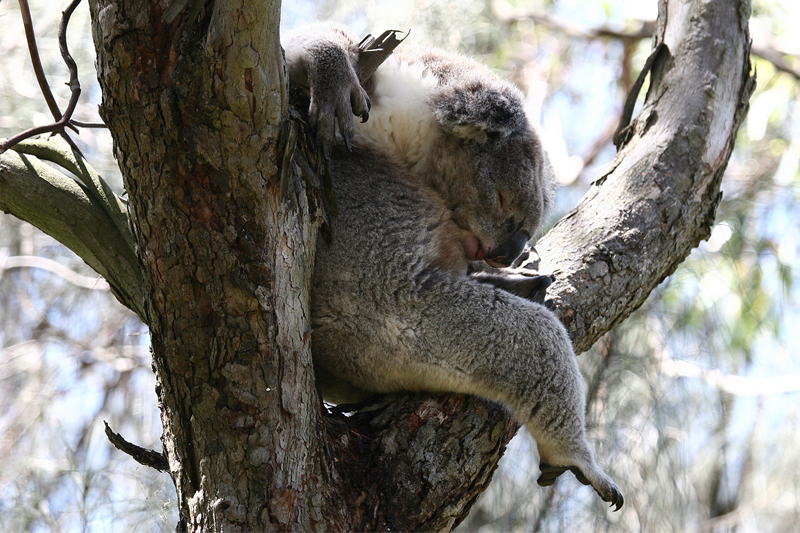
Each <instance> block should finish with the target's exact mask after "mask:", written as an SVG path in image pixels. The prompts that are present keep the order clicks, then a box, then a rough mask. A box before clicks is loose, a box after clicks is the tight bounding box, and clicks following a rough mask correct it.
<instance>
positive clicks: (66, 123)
mask: <svg viewBox="0 0 800 533" xmlns="http://www.w3.org/2000/svg"><path fill="white" fill-rule="evenodd" d="M80 3H81V0H72V2H70V4H69V5H68V6H67V9H65V10H64V13H63V15H62V17H61V23H60V24H59V27H58V47H59V49H60V50H61V57H62V58H64V62H65V63H66V64H67V68H68V69H69V82H68V83H67V85H68V86H69V88H70V91H71V92H72V94H71V96H70V99H69V103H68V104H67V109H66V110H65V111H64V114H63V115H62V114H61V110H59V109H58V105H56V102H55V98H54V97H53V93H52V92H51V91H50V87H49V85H48V84H47V79H46V78H45V76H44V71H43V69H42V63H41V61H40V59H39V52H38V48H37V46H36V38H35V36H34V34H33V23H32V21H31V16H30V9H29V8H28V3H27V0H20V6H21V11H22V13H23V15H22V18H23V25H24V26H25V35H26V37H27V40H28V48H29V49H30V52H31V60H32V62H33V69H34V72H36V79H37V81H38V82H39V86H40V87H41V89H42V94H43V95H44V99H45V101H46V102H47V105H48V107H49V108H50V112H51V113H53V117H54V118H55V119H56V122H54V123H53V124H47V125H44V126H37V127H34V128H30V129H28V130H25V131H23V132H22V133H19V134H17V135H14V136H13V137H11V138H10V139H7V140H6V141H5V142H3V143H2V144H0V154H2V153H3V152H5V151H6V150H8V149H9V148H11V147H12V146H14V145H15V144H17V143H19V142H20V141H23V140H25V139H29V138H30V137H33V136H34V135H41V134H43V133H58V134H59V135H61V136H62V137H64V140H65V141H67V143H68V144H69V145H70V147H71V148H72V149H73V150H75V151H76V152H77V153H78V154H80V155H81V156H82V155H83V154H82V153H81V151H80V149H79V148H78V146H77V145H76V144H75V142H74V141H73V140H72V139H71V138H70V136H69V135H68V134H67V132H66V129H65V128H67V127H72V128H73V129H74V128H75V126H74V125H72V124H71V123H70V121H71V120H72V114H73V113H74V112H75V107H76V106H77V105H78V99H79V98H80V95H81V84H80V81H79V80H78V66H77V65H76V64H75V60H74V59H73V58H72V55H70V53H69V48H68V47H67V25H68V24H69V19H70V17H72V13H73V12H74V11H75V8H77V7H78V4H80Z"/></svg>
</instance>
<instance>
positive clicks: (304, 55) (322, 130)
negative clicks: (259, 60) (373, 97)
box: [283, 23, 371, 157]
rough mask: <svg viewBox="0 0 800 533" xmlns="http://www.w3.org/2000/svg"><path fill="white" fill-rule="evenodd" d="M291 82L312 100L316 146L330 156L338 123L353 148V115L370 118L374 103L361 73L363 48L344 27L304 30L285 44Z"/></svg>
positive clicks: (310, 114) (320, 26)
mask: <svg viewBox="0 0 800 533" xmlns="http://www.w3.org/2000/svg"><path fill="white" fill-rule="evenodd" d="M283 47H284V51H285V53H286V64H287V67H288V70H289V83H290V85H291V87H292V88H300V89H302V90H303V91H304V92H306V93H307V94H309V96H310V97H311V103H310V105H309V109H308V119H309V122H310V124H311V127H312V129H313V130H314V131H315V132H316V137H317V142H318V143H319V144H320V145H321V146H322V148H323V150H324V151H325V155H326V157H329V154H330V147H331V146H333V143H334V141H335V139H336V129H335V128H336V124H338V125H339V131H340V132H341V134H342V136H343V137H344V140H345V143H347V144H348V146H349V139H350V138H351V137H352V136H353V133H354V131H355V124H354V123H353V116H354V115H358V116H360V117H361V121H362V122H365V121H366V120H367V119H368V118H369V110H370V105H371V104H370V100H369V96H367V92H366V91H365V90H364V88H363V87H361V84H360V83H359V80H358V74H357V69H356V67H357V63H358V53H359V50H358V43H357V42H356V40H355V39H353V37H352V36H351V35H350V34H349V33H348V32H347V31H346V30H344V29H343V28H340V27H338V26H334V25H332V24H324V23H316V24H309V25H307V26H302V27H300V28H298V29H296V30H294V31H292V32H290V33H289V34H287V35H286V36H285V37H284V39H283Z"/></svg>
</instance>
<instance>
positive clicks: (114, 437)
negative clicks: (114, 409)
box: [103, 420, 169, 472]
mask: <svg viewBox="0 0 800 533" xmlns="http://www.w3.org/2000/svg"><path fill="white" fill-rule="evenodd" d="M103 424H105V425H106V437H108V440H109V441H111V444H113V445H114V447H115V448H117V449H118V450H119V451H121V452H123V453H127V454H128V455H130V456H131V457H133V459H134V460H135V461H136V462H137V463H139V464H142V465H144V466H149V467H150V468H155V469H156V470H158V471H159V472H169V462H168V461H167V458H166V457H165V456H164V454H163V453H160V452H157V451H155V450H148V449H147V448H142V447H141V446H137V445H135V444H131V443H130V442H128V441H126V440H125V439H123V438H122V435H120V434H119V433H114V431H113V430H112V429H111V428H110V427H109V426H108V422H106V421H105V420H103Z"/></svg>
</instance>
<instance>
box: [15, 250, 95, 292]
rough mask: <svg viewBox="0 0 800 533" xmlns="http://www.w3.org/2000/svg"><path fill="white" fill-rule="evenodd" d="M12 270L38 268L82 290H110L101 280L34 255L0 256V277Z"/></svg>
mask: <svg viewBox="0 0 800 533" xmlns="http://www.w3.org/2000/svg"><path fill="white" fill-rule="evenodd" d="M12 268H40V269H42V270H47V271H48V272H51V273H53V274H55V275H56V276H60V277H61V278H63V279H64V281H67V282H69V283H72V284H73V285H75V286H77V287H80V288H82V289H89V290H95V291H107V290H109V289H110V287H109V285H108V282H107V281H106V280H104V279H103V278H94V277H91V276H83V275H81V274H78V273H77V272H75V271H74V270H71V269H70V268H68V267H66V266H64V265H62V264H61V263H59V262H58V261H53V260H52V259H47V258H46V257H38V256H35V255H15V256H11V257H3V256H0V276H2V275H3V272H4V271H6V270H11V269H12Z"/></svg>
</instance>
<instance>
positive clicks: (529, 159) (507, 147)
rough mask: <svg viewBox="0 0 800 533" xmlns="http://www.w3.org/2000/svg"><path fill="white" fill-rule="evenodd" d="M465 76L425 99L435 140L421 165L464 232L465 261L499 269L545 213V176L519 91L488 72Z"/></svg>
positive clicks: (548, 180) (548, 194)
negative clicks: (437, 130) (435, 125)
mask: <svg viewBox="0 0 800 533" xmlns="http://www.w3.org/2000/svg"><path fill="white" fill-rule="evenodd" d="M481 70H483V69H481ZM469 76H470V77H471V78H472V79H468V80H466V81H464V80H463V79H460V78H459V77H455V79H453V80H452V81H451V82H450V83H447V82H446V83H443V84H441V85H440V86H439V87H438V88H437V90H436V91H435V92H434V93H433V94H432V95H431V97H430V99H429V104H430V105H431V108H432V110H433V114H434V117H435V119H436V122H437V123H438V125H439V128H440V130H441V134H440V135H439V136H438V137H437V138H436V140H435V141H434V143H433V146H432V149H431V152H430V156H431V157H430V159H428V161H427V164H426V167H427V171H426V174H427V181H428V183H429V184H430V185H432V186H433V187H434V188H435V189H436V190H437V191H438V192H439V193H440V194H442V195H443V197H444V198H445V201H446V202H447V203H448V206H449V207H450V209H451V210H452V212H453V220H454V222H455V223H456V224H457V225H458V226H459V227H460V228H461V229H462V230H464V232H465V235H466V236H465V237H463V239H462V244H463V246H464V252H465V255H466V257H467V259H469V260H485V261H486V262H487V263H489V264H490V265H492V266H495V267H504V266H509V265H510V264H511V263H512V262H513V261H514V259H516V258H517V257H518V256H519V255H520V253H522V250H523V248H524V246H525V244H526V243H527V242H528V241H529V240H530V239H531V238H532V237H533V236H534V235H535V234H536V231H537V229H538V228H539V226H540V224H541V222H542V219H543V218H544V216H545V214H546V212H547V211H548V208H549V206H550V203H551V201H552V182H553V180H552V170H551V169H550V164H549V161H548V160H547V156H546V155H545V153H544V151H543V149H542V146H541V142H540V140H539V137H538V136H537V134H536V133H535V131H534V130H533V127H532V126H531V124H530V122H529V121H528V118H527V117H526V115H525V112H524V110H523V106H522V101H523V98H522V94H521V93H520V91H519V90H518V89H516V88H515V87H513V86H512V85H510V84H508V83H506V82H503V81H502V80H500V79H498V78H496V77H495V76H494V75H492V74H490V73H488V71H486V72H479V73H478V75H477V76H476V75H475V73H474V71H472V72H471V73H470V74H469Z"/></svg>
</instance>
